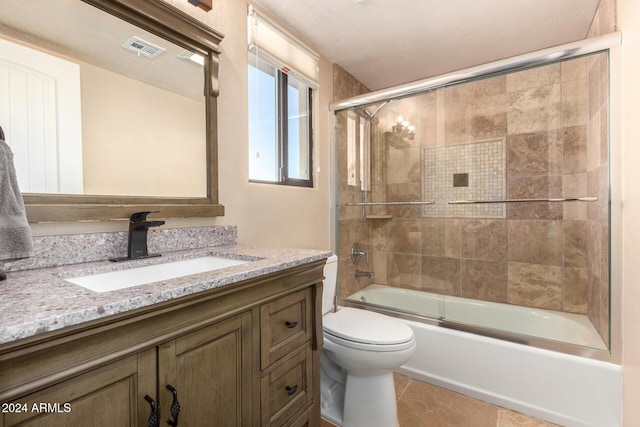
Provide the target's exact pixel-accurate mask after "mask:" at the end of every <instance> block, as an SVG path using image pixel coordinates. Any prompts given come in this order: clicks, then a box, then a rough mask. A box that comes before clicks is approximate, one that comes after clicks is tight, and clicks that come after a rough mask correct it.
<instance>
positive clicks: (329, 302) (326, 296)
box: [322, 255, 338, 314]
mask: <svg viewBox="0 0 640 427" xmlns="http://www.w3.org/2000/svg"><path fill="white" fill-rule="evenodd" d="M337 281H338V257H337V256H336V255H331V256H330V257H329V258H327V263H326V264H325V266H324V282H323V283H322V314H326V313H328V312H330V311H331V310H332V309H333V297H334V295H335V294H336V283H337Z"/></svg>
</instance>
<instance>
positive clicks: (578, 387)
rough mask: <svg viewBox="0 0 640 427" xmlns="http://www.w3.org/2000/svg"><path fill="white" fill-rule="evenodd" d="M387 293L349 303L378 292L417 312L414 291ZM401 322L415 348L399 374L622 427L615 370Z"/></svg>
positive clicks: (557, 416)
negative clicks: (408, 329)
mask: <svg viewBox="0 0 640 427" xmlns="http://www.w3.org/2000/svg"><path fill="white" fill-rule="evenodd" d="M386 288H387V287H380V286H377V285H376V286H374V287H373V288H367V290H365V291H364V293H363V292H362V291H361V292H359V293H358V294H354V295H352V296H351V297H350V298H354V297H357V298H360V296H364V297H365V299H367V301H368V302H372V303H374V304H380V303H382V301H381V300H378V301H377V302H375V301H376V298H380V297H381V295H384V297H385V300H384V305H389V304H388V302H387V301H386V299H387V298H389V299H390V298H395V299H396V300H398V299H399V300H402V299H408V301H407V304H404V305H403V306H402V307H403V308H402V309H403V310H408V311H415V310H413V309H412V305H414V304H415V303H416V302H417V299H416V298H417V296H416V295H415V294H413V293H411V292H410V293H409V294H406V293H405V292H407V291H405V290H401V289H397V291H399V292H397V293H398V294H399V295H394V296H393V297H392V296H390V295H389V294H390V293H393V292H391V291H392V290H396V288H391V289H386ZM403 293H404V296H403V295H402V294H403ZM418 293H420V292H418ZM407 296H408V297H409V298H407ZM398 302H399V301H396V303H398ZM421 304H422V302H421V303H420V304H419V305H421ZM436 304H440V302H438V301H436ZM436 308H437V306H436ZM469 312H473V308H472V307H471V308H469ZM403 321H405V322H406V323H407V324H408V325H409V326H411V328H413V330H414V332H415V335H416V339H417V343H418V345H417V349H416V354H415V355H414V357H413V358H412V359H411V360H410V361H409V362H408V363H406V364H405V365H403V366H402V367H401V368H400V369H399V370H398V372H400V373H402V374H405V375H407V376H409V377H413V378H416V379H419V380H422V381H425V382H428V383H431V384H434V385H437V386H440V387H443V388H446V389H449V390H453V391H456V392H459V393H463V394H465V395H468V396H471V397H474V398H477V399H481V400H484V401H486V402H490V403H493V404H496V405H499V406H503V407H506V408H510V409H513V410H515V411H518V412H522V413H524V414H528V415H531V416H534V417H537V418H541V419H544V420H547V421H550V422H553V423H556V424H560V425H563V426H570V427H571V426H594V427H605V426H606V427H616V426H620V425H621V418H622V403H621V402H622V373H621V367H620V366H619V365H616V364H612V363H607V362H602V361H597V360H592V359H589V358H584V357H578V356H572V355H568V354H564V353H558V352H554V351H549V350H543V349H539V348H535V347H531V346H526V345H521V344H515V343H511V342H507V341H503V340H498V339H493V338H488V337H484V336H480V335H475V334H470V333H466V332H460V331H457V330H451V329H447V328H443V327H440V326H435V325H430V324H425V323H418V322H415V321H409V320H403Z"/></svg>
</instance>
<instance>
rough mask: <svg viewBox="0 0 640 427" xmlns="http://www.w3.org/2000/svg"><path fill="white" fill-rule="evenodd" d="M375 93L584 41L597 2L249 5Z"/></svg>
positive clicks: (314, 0) (274, 0) (328, 0)
mask: <svg viewBox="0 0 640 427" xmlns="http://www.w3.org/2000/svg"><path fill="white" fill-rule="evenodd" d="M254 1H255V3H256V4H257V5H258V6H259V7H262V8H263V9H265V10H266V11H267V12H269V13H271V14H272V15H273V16H274V17H276V18H277V19H278V20H279V21H280V22H281V23H284V24H285V26H289V27H290V28H289V29H290V30H291V31H293V32H295V33H296V34H298V35H300V36H301V37H302V38H303V41H305V42H306V43H307V44H309V45H310V46H313V47H314V48H316V49H317V50H318V51H319V52H320V53H321V54H323V55H324V56H326V57H327V58H328V59H329V60H330V61H332V62H334V63H337V64H339V65H340V66H341V67H343V68H344V69H345V70H347V71H348V72H350V73H351V74H352V75H353V76H354V77H356V78H357V79H358V80H360V81H361V82H362V83H364V84H365V85H366V86H367V87H368V88H369V89H371V90H377V89H382V88H387V87H391V86H395V85H398V84H402V83H408V82H412V81H416V80H420V79H423V78H427V77H432V76H436V75H439V74H443V73H447V72H450V71H455V70H459V69H463V68H467V67H471V66H474V65H479V64H484V63H487V62H491V61H495V60H498V59H503V58H507V57H510V56H515V55H518V54H522V53H527V52H531V51H535V50H538V49H543V48H547V47H551V46H555V45H559V44H563V43H568V42H572V41H576V40H580V39H583V38H585V37H586V35H587V31H588V30H589V26H590V25H591V21H592V19H593V16H594V14H595V11H596V8H597V6H598V2H599V0H321V1H318V0H254Z"/></svg>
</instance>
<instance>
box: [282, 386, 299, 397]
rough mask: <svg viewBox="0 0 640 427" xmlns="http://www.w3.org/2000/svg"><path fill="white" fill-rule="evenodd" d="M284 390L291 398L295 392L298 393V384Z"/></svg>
mask: <svg viewBox="0 0 640 427" xmlns="http://www.w3.org/2000/svg"><path fill="white" fill-rule="evenodd" d="M284 389H285V390H287V396H291V395H292V394H295V392H296V391H298V384H296V385H294V386H293V387H290V386H286V387H285V388H284Z"/></svg>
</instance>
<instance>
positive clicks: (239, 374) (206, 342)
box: [158, 313, 252, 427]
mask: <svg viewBox="0 0 640 427" xmlns="http://www.w3.org/2000/svg"><path fill="white" fill-rule="evenodd" d="M250 334H251V313H243V314H239V315H237V316H234V317H232V318H230V319H227V320H223V321H221V322H218V323H216V324H213V325H211V326H207V327H205V328H202V329H199V330H197V331H194V332H191V333H189V334H187V335H184V336H182V337H180V338H177V339H176V340H174V341H171V342H168V343H165V344H162V345H161V346H160V348H159V353H158V356H159V358H158V360H159V384H158V386H159V393H160V403H161V413H160V423H161V425H163V423H165V422H166V421H167V420H172V418H173V417H172V416H171V414H170V408H171V405H172V403H173V398H174V396H173V392H172V391H171V390H170V389H168V388H167V386H170V387H171V388H172V389H173V390H175V394H176V395H177V400H178V402H179V404H180V413H179V419H178V421H179V425H180V427H207V426H212V427H219V426H225V427H232V426H242V425H251V404H252V392H251V354H250V351H251V335H250Z"/></svg>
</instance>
